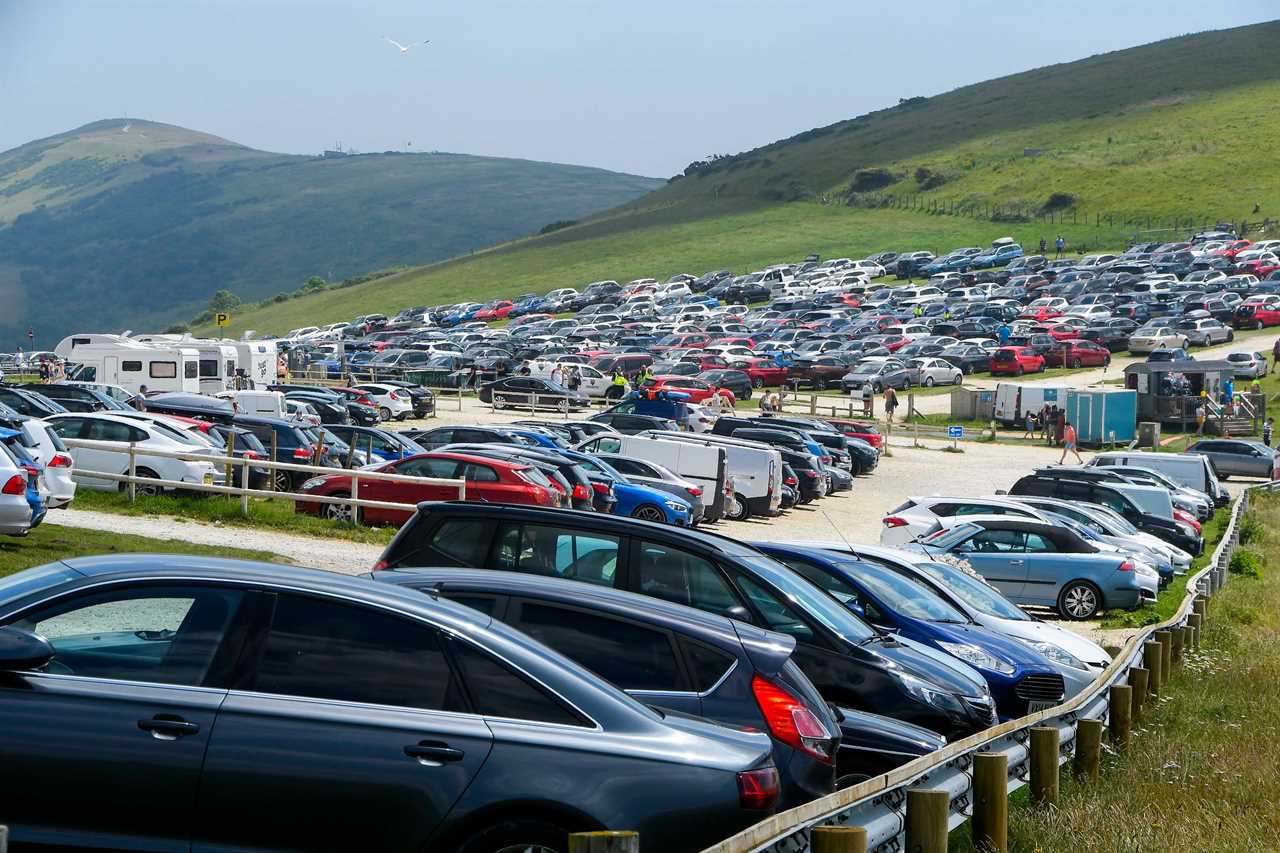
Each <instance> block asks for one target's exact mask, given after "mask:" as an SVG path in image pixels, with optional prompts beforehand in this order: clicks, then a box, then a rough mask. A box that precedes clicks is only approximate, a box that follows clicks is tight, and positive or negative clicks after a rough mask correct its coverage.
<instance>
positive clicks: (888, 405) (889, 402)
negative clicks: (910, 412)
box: [884, 385, 898, 423]
mask: <svg viewBox="0 0 1280 853" xmlns="http://www.w3.org/2000/svg"><path fill="white" fill-rule="evenodd" d="M897 408H898V392H897V391H895V390H893V386H892V385H886V386H885V387H884V417H885V420H886V421H888V422H889V423H893V412H894V410H895V409H897Z"/></svg>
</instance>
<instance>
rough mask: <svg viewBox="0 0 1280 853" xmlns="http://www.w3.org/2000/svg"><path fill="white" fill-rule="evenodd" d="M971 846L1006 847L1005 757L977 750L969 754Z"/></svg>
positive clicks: (996, 851) (987, 850) (989, 851)
mask: <svg viewBox="0 0 1280 853" xmlns="http://www.w3.org/2000/svg"><path fill="white" fill-rule="evenodd" d="M972 836H973V848H974V849H975V850H981V851H983V853H1008V850H1009V757H1008V756H1006V755H1005V754H1004V753H1002V752H980V753H978V754H977V755H975V756H974V757H973V833H972Z"/></svg>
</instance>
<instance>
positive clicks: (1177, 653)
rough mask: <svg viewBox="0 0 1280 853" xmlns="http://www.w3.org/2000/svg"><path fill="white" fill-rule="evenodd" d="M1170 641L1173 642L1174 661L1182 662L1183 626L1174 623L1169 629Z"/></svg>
mask: <svg viewBox="0 0 1280 853" xmlns="http://www.w3.org/2000/svg"><path fill="white" fill-rule="evenodd" d="M1169 641H1170V642H1171V643H1172V644H1173V651H1172V655H1173V662H1174V663H1182V626H1181V625H1174V626H1173V627H1172V628H1171V629H1169Z"/></svg>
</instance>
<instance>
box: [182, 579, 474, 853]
mask: <svg viewBox="0 0 1280 853" xmlns="http://www.w3.org/2000/svg"><path fill="white" fill-rule="evenodd" d="M264 595H265V596H266V597H267V598H269V599H270V602H269V604H270V606H269V608H265V609H266V610H267V611H268V612H267V613H266V614H264V618H263V620H262V622H261V623H260V625H259V627H260V628H261V632H260V634H257V635H255V637H256V639H257V641H256V642H255V643H254V646H253V653H252V656H251V657H250V659H249V661H248V662H247V664H246V666H245V668H244V670H243V672H242V673H241V676H240V678H239V680H238V681H237V682H236V683H235V684H234V685H233V686H232V689H231V690H230V691H229V693H228V694H227V698H226V701H225V702H224V703H223V705H222V709H221V711H220V712H219V717H218V725H217V728H216V730H215V731H214V732H213V736H212V737H211V738H210V740H209V748H208V755H207V757H206V759H205V768H204V776H203V778H202V780H201V786H200V795H199V800H198V804H197V820H196V821H195V832H194V834H195V839H194V844H193V848H192V849H193V850H197V851H199V850H213V849H227V848H243V847H255V848H258V849H268V850H270V849H278V850H284V849H291V850H322V849H328V850H335V849H348V850H357V849H362V850H424V849H428V846H429V844H428V842H429V839H430V837H431V834H432V832H434V831H435V829H436V828H437V826H438V825H439V824H440V822H441V821H442V820H443V819H444V817H445V816H446V815H447V814H448V813H449V810H450V809H451V808H452V807H453V804H454V803H455V802H456V801H457V800H458V798H459V797H460V796H461V795H462V792H463V791H464V790H466V788H467V786H468V785H469V784H470V783H471V781H472V779H474V778H475V775H476V773H477V772H479V770H480V768H481V766H482V765H483V764H484V763H485V760H486V759H487V758H488V756H489V753H490V750H491V748H492V741H493V736H492V734H491V733H490V730H489V728H488V726H487V725H486V724H485V721H484V719H483V718H482V717H480V716H478V715H474V714H471V713H466V711H467V710H468V706H467V703H466V699H465V694H464V692H463V688H462V686H461V683H460V680H459V677H458V675H457V673H455V672H454V670H453V669H452V667H451V666H450V662H449V655H448V653H447V652H446V651H445V640H444V638H443V637H442V635H441V634H440V632H439V631H437V630H436V629H435V628H434V627H432V626H430V625H428V624H426V623H423V622H419V621H417V620H414V619H410V618H408V617H405V616H401V615H398V614H394V613H389V612H386V611H382V610H374V609H372V608H369V607H365V606H363V605H360V604H358V603H350V602H345V601H337V600H331V599H327V598H320V597H313V596H309V595H302V594H293V593H283V592H282V593H279V594H275V593H268V594H264Z"/></svg>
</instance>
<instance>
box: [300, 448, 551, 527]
mask: <svg viewBox="0 0 1280 853" xmlns="http://www.w3.org/2000/svg"><path fill="white" fill-rule="evenodd" d="M369 470H372V471H377V472H378V473H381V474H403V475H405V476H411V477H433V478H442V479H453V478H457V477H461V478H463V479H465V480H466V481H467V496H466V499H467V500H469V501H487V502H489V503H507V504H531V505H533V506H546V507H558V506H560V504H561V500H562V498H561V493H560V491H559V490H558V489H556V488H554V487H553V486H552V484H551V481H550V480H548V479H547V478H546V476H545V475H544V474H543V473H542V472H541V471H539V470H538V469H537V468H532V467H530V466H528V465H524V464H521V463H518V462H508V461H504V460H500V459H490V458H487V457H483V456H469V455H467V454H465V453H439V452H437V453H420V454H418V455H417V456H409V457H407V458H405V459H398V460H396V461H395V462H388V463H386V464H385V465H379V466H377V467H376V468H371V469H369ZM299 491H300V492H304V493H306V494H312V495H323V496H325V497H330V498H347V497H351V473H350V472H343V473H341V474H327V475H323V476H319V477H313V478H311V479H310V480H307V481H306V482H305V483H303V484H302V486H301V487H300V488H299ZM356 497H357V498H359V499H361V500H369V501H388V502H390V503H402V504H417V503H419V502H421V501H451V500H456V499H457V497H458V490H457V489H456V488H455V487H453V486H450V485H446V484H443V483H415V482H411V481H407V480H360V481H359V490H358V492H357V493H356ZM294 508H295V510H296V511H297V512H300V513H306V514H308V515H319V516H324V517H327V518H332V519H335V520H339V521H362V522H364V523H365V524H395V525H401V524H404V523H405V522H406V521H408V520H409V517H410V516H412V515H413V510H411V509H382V508H374V507H359V508H358V510H359V511H358V512H357V513H355V514H354V516H353V514H352V511H351V507H350V506H349V505H347V504H329V503H308V502H306V501H298V502H296V503H295V504H294Z"/></svg>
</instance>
